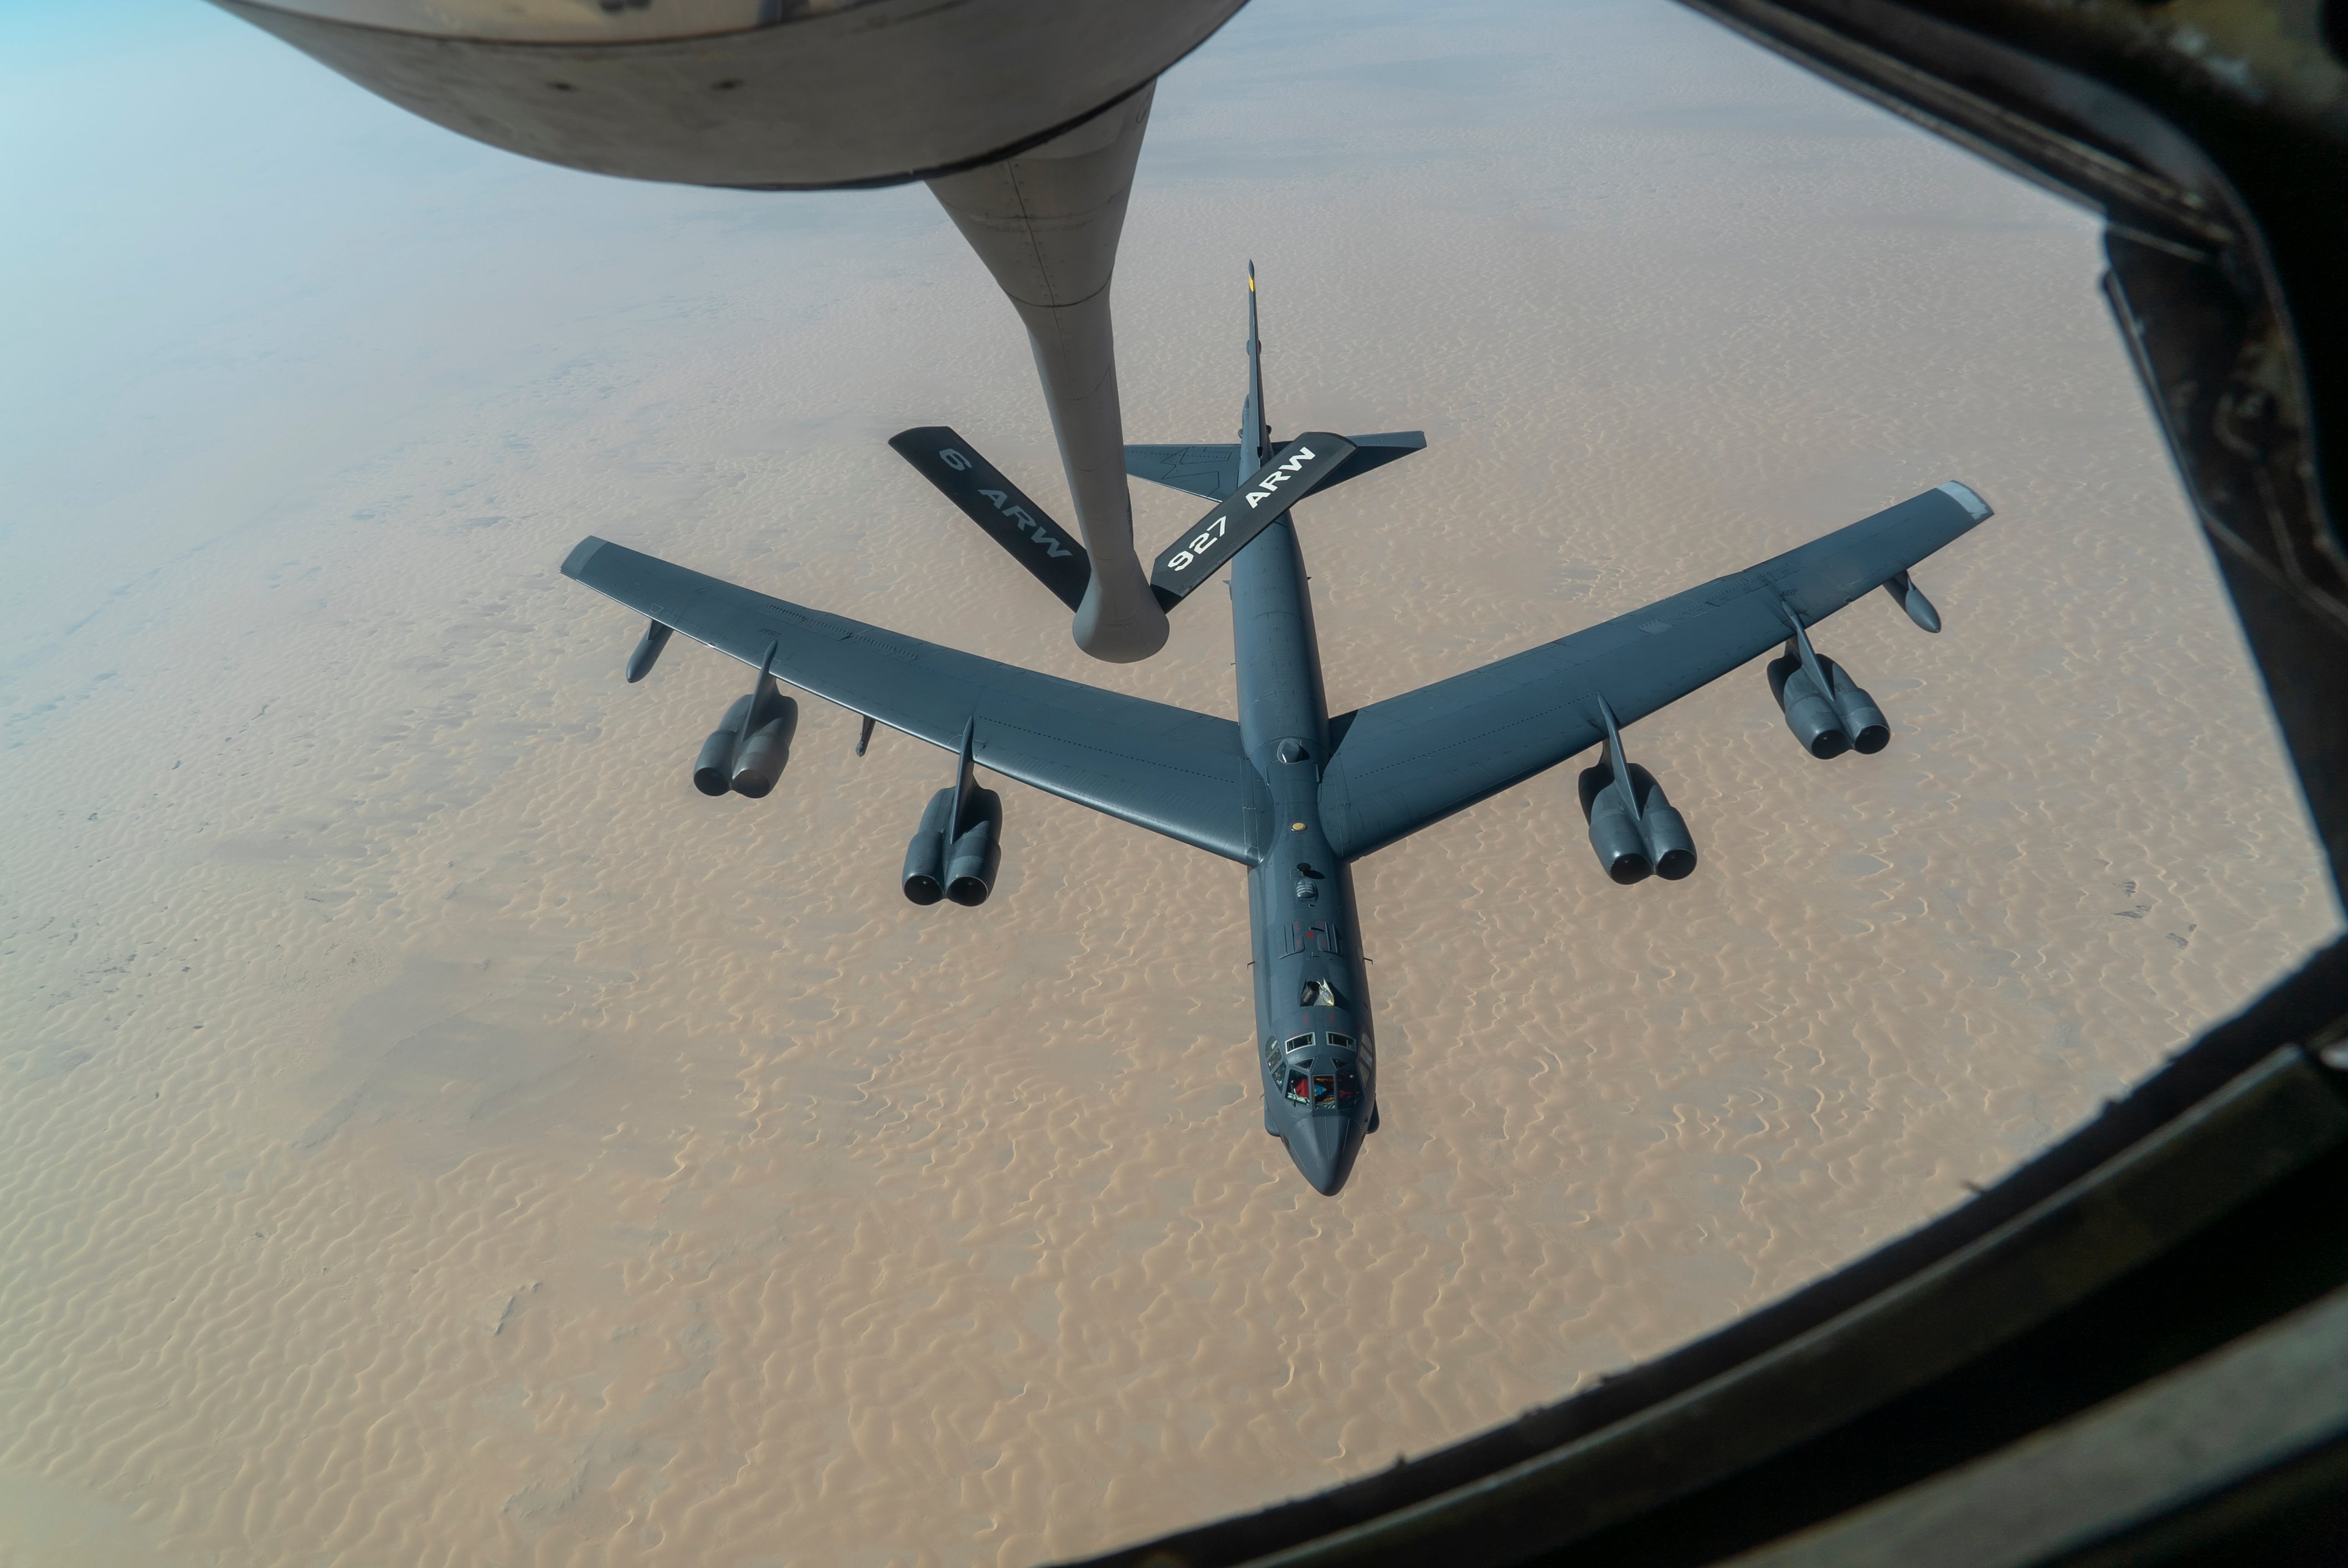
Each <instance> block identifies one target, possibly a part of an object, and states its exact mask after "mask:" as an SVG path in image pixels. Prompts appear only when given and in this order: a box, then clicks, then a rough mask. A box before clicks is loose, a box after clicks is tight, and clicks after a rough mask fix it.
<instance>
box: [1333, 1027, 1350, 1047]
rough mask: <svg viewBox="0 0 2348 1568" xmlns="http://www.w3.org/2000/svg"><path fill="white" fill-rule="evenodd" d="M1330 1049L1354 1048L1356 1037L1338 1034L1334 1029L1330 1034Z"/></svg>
mask: <svg viewBox="0 0 2348 1568" xmlns="http://www.w3.org/2000/svg"><path fill="white" fill-rule="evenodd" d="M1329 1049H1330V1050H1353V1049H1354V1037H1353V1036H1352V1035H1350V1034H1338V1033H1336V1032H1334V1031H1332V1032H1331V1034H1330V1036H1329Z"/></svg>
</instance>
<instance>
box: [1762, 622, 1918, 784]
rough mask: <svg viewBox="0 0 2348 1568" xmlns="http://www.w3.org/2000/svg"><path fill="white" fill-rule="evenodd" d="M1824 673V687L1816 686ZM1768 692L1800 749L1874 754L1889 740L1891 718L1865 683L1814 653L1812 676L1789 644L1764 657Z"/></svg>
mask: <svg viewBox="0 0 2348 1568" xmlns="http://www.w3.org/2000/svg"><path fill="white" fill-rule="evenodd" d="M1818 676H1823V677H1824V678H1825V682H1826V687H1827V690H1825V691H1824V692H1821V691H1820V690H1819V689H1818V678H1817V677H1818ZM1769 695H1771V696H1772V697H1775V698H1776V700H1777V707H1778V709H1779V711H1781V712H1783V713H1784V714H1785V715H1786V728H1787V729H1788V730H1791V731H1792V732H1793V733H1794V739H1796V740H1797V741H1799V742H1801V743H1802V749H1803V750H1804V751H1806V752H1807V753H1810V755H1812V756H1814V757H1818V758H1820V759H1824V758H1827V757H1838V756H1840V755H1842V754H1843V753H1845V752H1857V753H1859V754H1860V755H1861V756H1873V755H1874V754H1875V753H1878V752H1879V751H1881V750H1882V749H1883V748H1884V747H1886V746H1888V745H1890V743H1891V723H1890V720H1888V719H1886V718H1885V717H1884V716H1883V710H1882V709H1881V708H1879V707H1877V706H1876V704H1875V699H1874V698H1872V697H1870V696H1869V695H1868V694H1867V692H1866V690H1865V688H1863V687H1861V686H1860V685H1859V682H1856V681H1853V680H1852V679H1851V678H1850V675H1849V672H1848V671H1845V670H1844V669H1843V668H1842V666H1841V665H1839V664H1837V663H1836V662H1835V661H1833V660H1831V659H1828V658H1827V657H1826V656H1825V655H1823V654H1820V655H1818V656H1817V657H1816V675H1813V673H1812V671H1810V670H1808V669H1805V668H1804V667H1803V661H1802V659H1801V656H1800V654H1799V653H1797V652H1796V651H1794V648H1793V645H1792V644H1791V643H1788V644H1787V651H1786V652H1784V653H1782V654H1780V655H1779V656H1778V657H1776V658H1775V659H1772V660H1771V661H1769Z"/></svg>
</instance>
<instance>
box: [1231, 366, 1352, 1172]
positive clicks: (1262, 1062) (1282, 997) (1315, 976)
mask: <svg viewBox="0 0 2348 1568" xmlns="http://www.w3.org/2000/svg"><path fill="white" fill-rule="evenodd" d="M1256 402H1257V398H1256V396H1253V395H1251V397H1250V398H1249V404H1250V414H1251V415H1253V413H1254V407H1255V405H1256ZM1258 428H1261V426H1260V425H1259V426H1258ZM1242 434H1243V437H1244V436H1245V434H1247V433H1242ZM1231 641H1232V644H1233V652H1234V655H1235V657H1234V663H1235V665H1236V667H1237V670H1238V674H1239V710H1240V741H1241V745H1242V746H1243V747H1244V748H1245V749H1246V752H1247V755H1248V758H1249V760H1250V761H1251V762H1252V763H1253V764H1255V768H1256V771H1257V773H1258V774H1261V775H1262V779H1263V782H1264V785H1265V789H1266V793H1267V794H1268V796H1269V799H1268V801H1267V802H1266V804H1264V805H1263V806H1262V808H1261V809H1262V811H1263V812H1264V814H1265V818H1266V821H1265V824H1264V831H1263V832H1262V835H1261V836H1260V837H1259V839H1258V842H1259V843H1260V844H1261V845H1262V846H1263V853H1262V857H1261V858H1260V859H1259V860H1258V861H1257V862H1256V864H1255V865H1254V866H1252V867H1251V869H1250V870H1249V872H1248V915H1249V923H1250V925H1251V928H1252V930H1251V937H1252V946H1253V948H1254V961H1255V969H1254V974H1255V1026H1256V1048H1257V1058H1258V1067H1259V1069H1260V1071H1261V1075H1262V1081H1263V1125H1264V1130H1265V1131H1266V1132H1270V1133H1272V1135H1273V1136H1275V1137H1277V1138H1279V1139H1280V1140H1281V1141H1282V1143H1286V1144H1287V1146H1288V1153H1289V1157H1290V1158H1292V1159H1293V1160H1294V1161H1295V1162H1296V1168H1297V1169H1298V1170H1300V1171H1302V1172H1303V1173H1304V1179H1305V1180H1306V1181H1308V1182H1310V1183H1312V1184H1313V1189H1314V1190H1315V1191H1317V1192H1321V1193H1334V1192H1335V1191H1336V1190H1337V1189H1338V1188H1339V1187H1341V1186H1343V1185H1344V1182H1345V1178H1346V1176H1347V1175H1348V1174H1349V1173H1351V1172H1352V1170H1353V1168H1354V1158H1355V1156H1356V1155H1358V1154H1359V1153H1360V1152H1361V1147H1362V1139H1363V1137H1364V1136H1365V1134H1366V1133H1367V1132H1368V1130H1369V1125H1370V1118H1371V1115H1372V1113H1373V1112H1374V1109H1375V1104H1376V1096H1377V1070H1376V1054H1375V1044H1374V1042H1373V1039H1372V1032H1371V1024H1370V999H1369V988H1368V986H1367V984H1366V983H1365V976H1364V973H1363V965H1362V957H1361V946H1360V937H1359V931H1358V929H1357V927H1356V926H1355V924H1354V877H1353V873H1352V871H1351V870H1350V868H1348V867H1347V866H1345V865H1344V863H1343V862H1341V861H1340V860H1339V859H1338V858H1337V857H1336V856H1334V854H1332V853H1331V852H1330V849H1329V840H1328V837H1327V835H1325V834H1324V833H1323V831H1322V826H1321V768H1322V764H1323V762H1325V761H1326V760H1327V757H1328V754H1329V711H1328V703H1327V701H1326V699H1325V698H1324V697H1323V692H1322V685H1321V653H1320V647H1319V644H1318V641H1317V640H1316V639H1315V637H1314V635H1313V600H1312V594H1311V588H1310V585H1309V583H1308V580H1307V579H1306V577H1305V572H1304V558H1303V553H1302V552H1301V551H1300V549H1299V548H1298V546H1297V541H1296V531H1295V529H1294V528H1293V527H1292V523H1291V520H1290V519H1289V518H1281V519H1280V520H1279V521H1277V522H1275V523H1273V524H1272V526H1271V527H1270V528H1266V529H1265V530H1264V531H1263V532H1262V534H1261V535H1259V536H1258V537H1257V538H1255V540H1254V541H1253V542H1252V543H1251V544H1249V545H1248V546H1247V548H1244V549H1242V550H1241V551H1240V553H1239V555H1238V557H1237V558H1236V559H1234V560H1233V561H1232V562H1231Z"/></svg>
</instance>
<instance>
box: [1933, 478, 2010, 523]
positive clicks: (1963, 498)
mask: <svg viewBox="0 0 2348 1568" xmlns="http://www.w3.org/2000/svg"><path fill="white" fill-rule="evenodd" d="M1940 489H1941V494H1942V495H1944V496H1946V497H1949V499H1951V500H1952V501H1954V502H1956V503H1957V505H1959V506H1961V507H1963V508H1964V509H1965V510H1966V511H1967V512H1968V513H1970V514H1971V515H1972V519H1973V521H1975V522H1977V523H1985V522H1987V521H1989V520H1990V518H1993V517H1995V516H1997V512H1996V510H1995V509H1994V508H1993V507H1991V506H1990V504H1989V503H1988V502H1987V501H1984V500H1982V494H1981V492H1980V491H1979V490H1976V489H1974V488H1973V487H1972V486H1971V485H1968V484H1966V483H1965V482H1964V481H1963V480H1962V479H1952V480H1950V481H1949V482H1948V483H1947V484H1945V485H1942V486H1941V487H1940Z"/></svg>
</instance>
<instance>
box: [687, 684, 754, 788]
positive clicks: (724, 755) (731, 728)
mask: <svg viewBox="0 0 2348 1568" xmlns="http://www.w3.org/2000/svg"><path fill="white" fill-rule="evenodd" d="M749 716H750V699H749V698H747V697H736V698H735V699H734V702H733V705H732V706H730V707H728V708H727V709H726V717H725V719H724V720H723V721H722V722H720V723H719V724H718V726H717V728H716V729H714V730H712V731H710V732H709V738H708V739H707V740H705V741H704V742H702V743H701V755H700V756H699V757H698V758H696V759H695V762H694V764H693V787H694V788H695V789H697V790H699V791H700V792H701V793H702V794H710V795H716V794H725V793H726V791H727V790H729V789H732V788H733V787H734V749H735V747H736V745H737V744H738V743H740V742H741V739H742V723H743V721H744V720H746V719H747V718H749Z"/></svg>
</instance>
